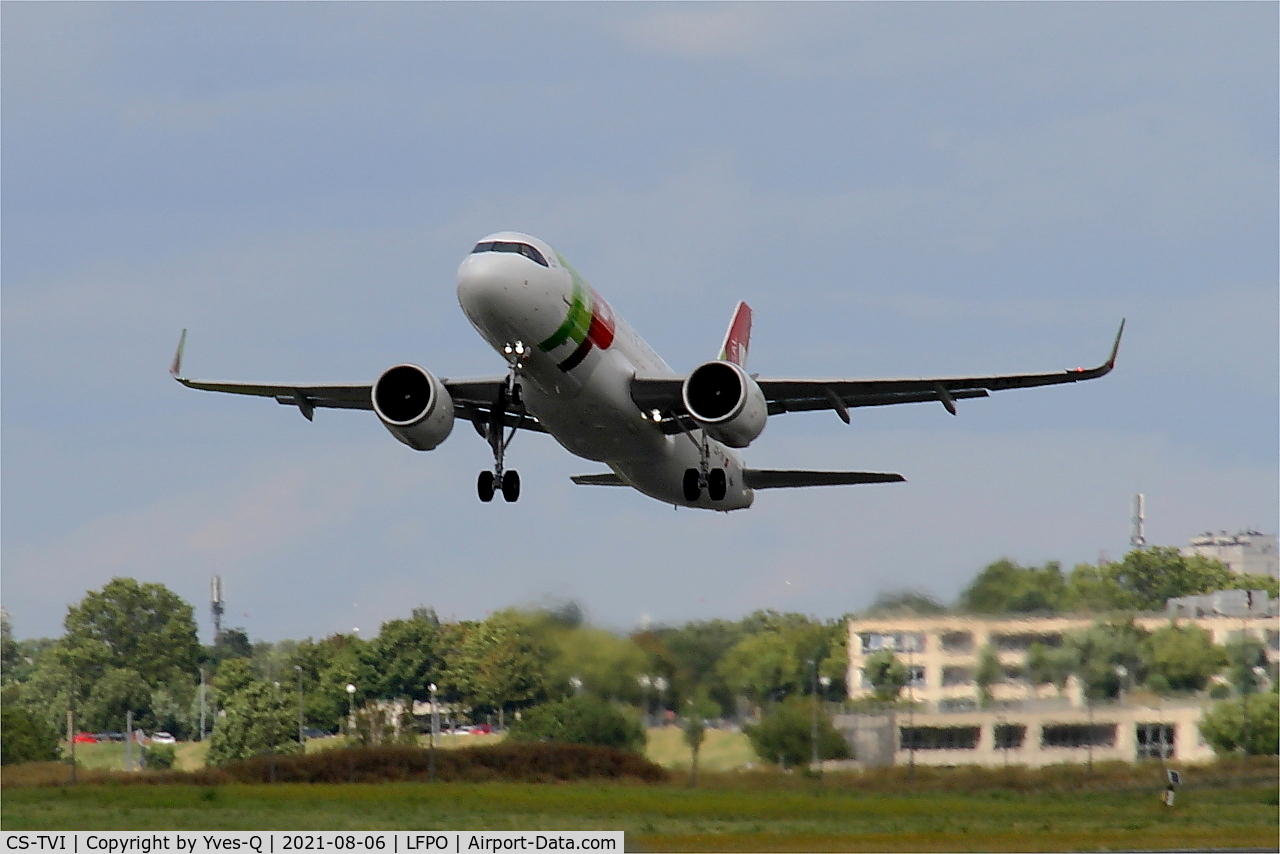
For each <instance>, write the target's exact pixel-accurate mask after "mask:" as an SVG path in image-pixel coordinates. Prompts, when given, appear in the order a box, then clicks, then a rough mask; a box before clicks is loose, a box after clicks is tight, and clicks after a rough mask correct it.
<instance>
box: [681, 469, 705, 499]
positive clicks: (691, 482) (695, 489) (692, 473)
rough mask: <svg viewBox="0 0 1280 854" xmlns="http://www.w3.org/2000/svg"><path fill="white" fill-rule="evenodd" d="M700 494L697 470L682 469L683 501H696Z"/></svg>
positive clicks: (700, 488)
mask: <svg viewBox="0 0 1280 854" xmlns="http://www.w3.org/2000/svg"><path fill="white" fill-rule="evenodd" d="M700 495H702V487H700V486H698V470H697V469H685V470H684V498H685V501H697V500H698V497H699V496H700Z"/></svg>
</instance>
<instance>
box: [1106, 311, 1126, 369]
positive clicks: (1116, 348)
mask: <svg viewBox="0 0 1280 854" xmlns="http://www.w3.org/2000/svg"><path fill="white" fill-rule="evenodd" d="M1124 321H1125V318H1123V317H1122V318H1120V328H1119V329H1118V330H1117V331H1116V343H1114V344H1112V345H1111V358H1110V359H1107V369H1108V370H1110V369H1111V368H1114V367H1115V366H1116V356H1118V355H1119V354H1120V337H1121V336H1122V335H1124Z"/></svg>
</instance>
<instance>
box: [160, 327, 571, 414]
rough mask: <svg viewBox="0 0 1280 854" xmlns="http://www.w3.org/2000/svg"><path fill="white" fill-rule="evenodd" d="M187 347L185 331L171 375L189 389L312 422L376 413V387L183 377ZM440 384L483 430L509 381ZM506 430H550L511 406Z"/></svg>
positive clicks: (457, 409) (456, 409)
mask: <svg viewBox="0 0 1280 854" xmlns="http://www.w3.org/2000/svg"><path fill="white" fill-rule="evenodd" d="M186 343H187V330H185V329H184V330H182V337H181V338H179V339H178V350H177V352H176V353H174V356H173V364H172V365H171V366H170V368H169V375H170V376H172V377H173V378H174V379H175V380H177V381H178V382H180V383H182V384H183V385H184V386H186V387H187V388H194V389H199V390H200V391H217V392H223V393H225V394H247V395H252V396H255V397H273V398H275V399H276V402H277V403H280V404H283V405H285V406H296V407H298V411H299V412H301V413H302V415H303V417H304V418H306V419H307V420H308V421H310V420H312V419H313V418H314V417H315V410H317V409H368V410H372V409H373V385H372V384H369V385H299V384H293V385H267V384H261V383H242V382H220V381H219V382H211V381H209V380H193V379H189V378H187V377H184V376H183V375H182V356H183V351H184V349H185V348H186ZM440 382H441V383H442V384H443V385H444V387H445V388H446V389H447V390H448V392H449V396H450V397H451V398H453V409H454V412H455V413H456V414H457V416H458V417H459V418H462V419H464V420H467V421H471V422H472V423H474V424H476V425H478V426H481V427H483V425H487V424H488V423H489V415H490V413H491V412H492V411H493V408H494V406H495V404H496V401H497V400H498V399H499V392H500V391H501V390H502V389H503V387H504V386H505V384H506V377H481V378H478V379H466V380H448V379H445V378H443V377H442V378H441V379H440ZM502 421H503V426H504V427H516V426H518V427H519V428H520V429H521V430H530V431H532V432H534V433H545V432H547V430H546V428H545V427H543V426H542V424H540V423H539V422H538V419H537V418H535V417H533V416H532V415H529V414H528V413H527V412H523V411H521V410H519V409H517V408H516V407H514V406H512V405H511V404H507V406H506V407H505V409H504V412H503V413H502Z"/></svg>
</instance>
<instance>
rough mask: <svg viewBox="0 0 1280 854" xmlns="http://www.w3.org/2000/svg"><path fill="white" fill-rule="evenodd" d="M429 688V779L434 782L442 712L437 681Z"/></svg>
mask: <svg viewBox="0 0 1280 854" xmlns="http://www.w3.org/2000/svg"><path fill="white" fill-rule="evenodd" d="M427 690H428V691H429V692H430V693H431V735H430V737H429V740H428V744H429V745H430V750H429V752H428V754H427V780H428V781H429V782H432V783H434V782H435V781H436V736H437V735H438V734H439V731H440V712H439V707H438V706H437V705H436V683H434V682H432V683H431V684H430V685H428V686H427Z"/></svg>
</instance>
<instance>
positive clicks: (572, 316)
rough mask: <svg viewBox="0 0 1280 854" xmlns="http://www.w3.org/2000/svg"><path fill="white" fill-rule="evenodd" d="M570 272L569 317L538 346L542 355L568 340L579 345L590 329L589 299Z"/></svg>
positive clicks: (571, 270)
mask: <svg viewBox="0 0 1280 854" xmlns="http://www.w3.org/2000/svg"><path fill="white" fill-rule="evenodd" d="M570 272H571V273H572V274H573V302H572V303H571V304H570V305H569V315H568V317H566V318H565V319H564V323H562V324H560V328H559V329H557V330H556V331H555V332H553V333H551V337H549V338H548V339H547V340H546V341H543V342H542V343H541V344H539V345H538V347H539V349H541V350H542V351H543V352H544V353H546V352H550V351H551V350H554V349H555V348H557V347H559V346H560V345H561V344H563V343H564V342H566V341H570V340H572V341H573V343H574V344H581V343H582V339H584V338H586V337H587V331H588V330H589V329H590V328H591V310H592V305H591V297H590V296H589V295H588V291H587V288H586V286H585V284H584V283H583V281H582V279H581V278H580V277H579V276H578V274H577V273H576V272H575V271H573V269H572V268H570Z"/></svg>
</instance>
